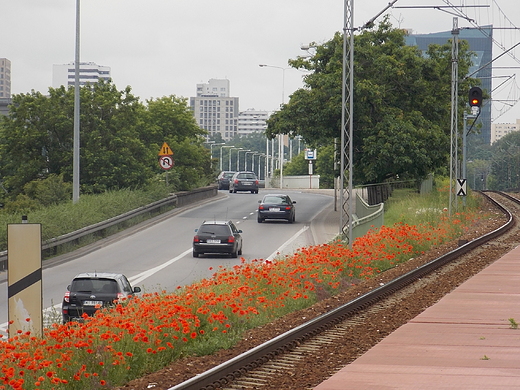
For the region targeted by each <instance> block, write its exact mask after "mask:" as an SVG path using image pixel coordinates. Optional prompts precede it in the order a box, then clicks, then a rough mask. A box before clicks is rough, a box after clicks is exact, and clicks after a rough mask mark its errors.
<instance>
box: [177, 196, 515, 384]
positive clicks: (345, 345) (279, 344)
mask: <svg viewBox="0 0 520 390" xmlns="http://www.w3.org/2000/svg"><path fill="white" fill-rule="evenodd" d="M484 196H486V197H488V198H489V201H490V202H492V203H493V204H494V207H497V208H498V209H500V210H501V212H502V213H503V214H504V215H505V216H506V218H505V219H504V221H503V222H500V224H499V225H500V226H499V227H497V228H495V229H494V230H492V231H491V232H488V233H486V234H484V235H482V236H480V237H477V238H474V239H473V238H472V239H470V240H468V242H464V241H461V242H459V246H458V247H456V248H453V249H452V250H448V251H447V253H444V254H442V255H439V256H438V257H437V258H435V259H434V260H432V261H429V262H427V263H425V264H423V265H421V266H418V267H417V268H415V269H413V270H410V271H408V272H406V273H404V274H402V275H400V276H398V277H396V278H394V279H393V280H390V281H388V282H386V281H385V282H384V283H383V282H382V283H381V285H380V286H378V287H377V288H374V289H373V290H372V291H370V292H367V293H365V294H363V295H361V296H359V297H358V298H355V299H353V300H350V301H349V302H348V303H346V304H344V305H341V306H339V307H337V308H335V309H333V310H331V311H329V312H327V313H325V314H322V315H320V316H318V317H316V318H314V319H312V320H310V321H308V322H305V323H304V324H302V325H300V326H297V327H296V328H294V329H291V330H289V331H287V332H285V333H283V334H281V335H279V336H278V337H275V338H273V339H271V340H269V341H267V342H265V343H263V344H261V345H258V346H255V347H253V348H251V349H250V350H248V351H247V352H244V353H242V354H241V355H239V356H236V357H234V358H232V359H230V360H228V361H226V362H224V363H222V364H219V365H217V366H216V367H214V368H212V369H210V370H208V371H206V372H204V373H202V374H199V375H197V376H195V377H193V378H191V379H189V380H187V381H184V382H182V383H179V384H178V385H175V386H173V387H170V388H169V390H181V389H187V390H195V389H196V390H216V389H222V390H238V389H284V390H290V389H298V390H302V389H312V388H313V387H314V386H316V385H317V384H319V383H320V382H322V381H323V380H324V379H326V378H328V377H330V376H331V375H333V374H334V373H335V372H336V371H337V370H339V369H340V368H342V367H343V366H345V365H346V364H348V363H349V362H351V361H353V360H355V359H356V358H357V357H358V356H360V355H361V354H363V353H364V352H365V351H366V350H368V349H369V348H370V346H371V345H375V344H376V343H377V342H378V341H380V340H381V339H382V338H384V337H385V336H386V335H388V334H389V333H391V332H392V331H393V330H395V329H397V328H398V327H399V326H401V325H403V324H404V323H406V322H407V321H409V320H410V319H411V318H413V317H415V316H416V315H417V314H419V313H420V312H421V311H423V310H424V309H426V308H427V307H429V306H431V305H432V304H433V303H435V302H436V301H437V300H439V299H440V298H442V296H444V295H445V294H447V293H449V292H450V291H451V290H452V289H453V288H455V287H456V286H458V285H459V284H460V283H462V282H463V281H465V280H467V279H468V278H470V277H471V276H473V275H474V274H476V273H478V272H479V271H480V270H481V269H483V268H485V267H486V266H487V265H489V264H490V263H492V262H493V261H495V260H496V259H498V258H499V257H500V256H502V255H503V254H504V253H507V252H508V251H510V250H511V249H513V248H514V247H515V246H517V245H518V244H519V242H520V228H519V225H518V223H517V221H516V217H515V215H520V201H519V200H518V199H516V198H514V197H512V196H510V195H508V194H504V193H498V192H486V193H485V194H484Z"/></svg>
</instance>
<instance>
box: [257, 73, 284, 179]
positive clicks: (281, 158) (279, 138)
mask: <svg viewBox="0 0 520 390" xmlns="http://www.w3.org/2000/svg"><path fill="white" fill-rule="evenodd" d="M258 66H260V67H261V68H275V69H281V70H282V104H280V109H281V108H282V106H283V105H284V104H285V70H286V69H289V68H283V67H281V66H274V65H266V64H260V65H258ZM278 142H279V145H278V151H279V152H278V158H279V160H280V163H279V164H280V188H283V157H284V156H283V155H284V150H283V134H279V135H278ZM273 156H274V150H273Z"/></svg>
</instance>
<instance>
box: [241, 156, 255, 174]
mask: <svg viewBox="0 0 520 390" xmlns="http://www.w3.org/2000/svg"><path fill="white" fill-rule="evenodd" d="M255 153H256V152H246V154H245V155H244V158H245V160H246V161H245V164H244V170H246V171H247V155H248V154H252V155H253V156H254V155H255ZM253 156H251V170H252V171H254V167H253Z"/></svg>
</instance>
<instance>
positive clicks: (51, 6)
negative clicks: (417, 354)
mask: <svg viewBox="0 0 520 390" xmlns="http://www.w3.org/2000/svg"><path fill="white" fill-rule="evenodd" d="M518 1H519V0H415V1H414V0H399V1H397V3H396V4H395V7H404V6H412V5H414V6H421V5H422V6H425V5H444V6H445V5H446V4H447V3H448V4H452V5H457V6H458V5H461V4H462V5H466V6H468V5H491V7H489V8H467V13H468V14H469V16H470V17H471V18H473V19H474V20H475V21H476V23H477V24H478V25H485V24H488V23H494V25H495V27H510V26H511V24H513V25H516V26H520V12H518ZM389 2H390V0H354V26H356V27H358V26H361V25H363V24H364V23H365V22H366V21H368V20H369V19H371V18H372V17H374V16H375V15H377V14H378V13H379V12H380V11H382V10H383V9H384V8H385V7H386V6H387V5H388V4H389ZM80 8H81V50H80V52H81V57H80V58H81V61H82V62H95V63H96V64H98V65H104V66H109V67H111V71H112V79H113V81H114V83H115V84H116V86H117V87H118V89H120V90H121V89H123V88H125V87H126V86H127V85H129V86H131V87H132V91H133V93H134V95H136V96H138V97H140V98H141V99H142V100H143V101H144V100H145V99H150V98H158V97H162V96H168V95H172V94H173V95H177V96H182V97H187V98H189V97H190V96H194V95H195V91H196V84H197V83H206V82H208V80H209V79H212V78H216V79H220V78H226V79H228V80H229V81H230V86H231V96H237V97H239V98H240V109H241V110H246V109H248V108H255V109H257V110H267V111H274V110H276V109H278V107H279V105H280V103H281V100H282V96H283V97H284V100H285V101H286V102H287V101H288V99H289V96H290V94H291V93H292V92H293V91H294V90H296V89H297V88H299V87H301V86H302V73H301V72H299V71H297V70H294V69H286V70H282V69H280V68H287V67H288V65H287V61H288V59H291V58H296V57H297V56H299V55H303V54H305V52H303V51H302V50H301V46H302V45H305V44H308V43H309V42H317V43H323V42H326V41H328V40H329V39H331V38H332V37H333V35H334V33H335V32H336V31H341V30H342V27H343V18H344V1H340V0H261V1H258V0H257V1H251V0H141V1H137V0H81V7H80ZM499 8H500V9H501V10H502V12H503V13H501V12H500V11H499ZM0 9H1V10H2V15H1V22H0V37H1V39H0V42H1V44H0V57H5V58H8V59H9V60H11V63H12V92H13V93H26V92H30V91H31V90H32V89H34V90H36V91H41V92H42V93H46V92H47V91H48V88H49V87H50V86H51V84H52V66H53V64H66V63H70V62H73V61H74V50H75V31H76V28H75V15H76V1H75V0H15V1H14V0H0ZM388 12H389V13H390V15H391V22H392V23H393V24H394V26H396V27H402V28H410V29H413V32H414V33H421V34H424V33H431V32H440V31H449V30H451V28H452V25H453V16H454V15H451V14H449V13H447V12H443V11H440V10H434V9H424V8H414V9H411V8H394V9H392V10H390V11H388ZM504 15H505V16H504ZM379 20H381V18H379ZM459 27H472V25H471V24H470V23H469V22H467V21H465V20H463V19H461V18H459ZM494 34H495V38H496V39H497V41H498V43H499V44H501V45H502V46H503V47H505V48H506V49H508V48H510V47H511V46H512V45H514V44H515V43H517V42H518V40H519V34H518V33H517V32H514V31H513V30H497V31H495V33H494ZM493 50H494V54H493V56H494V57H496V56H498V55H499V54H501V53H502V50H501V49H499V48H498V46H495V47H494V48H493ZM513 53H516V55H517V57H518V58H520V49H517V50H516V51H513ZM259 64H267V65H271V66H274V67H279V68H272V67H259ZM502 64H505V65H508V66H517V67H520V63H519V62H516V61H514V60H513V59H511V58H510V57H509V56H508V55H505V56H503V60H502ZM516 71H517V69H502V70H497V72H496V73H497V75H498V74H501V75H503V76H505V75H514V74H515V73H516ZM284 75H285V77H283V76H284ZM504 80H505V79H504V78H502V79H497V81H495V82H494V85H495V86H496V85H498V84H499V83H502V82H503V81H504ZM283 81H284V82H283ZM519 83H520V82H519ZM495 97H500V98H502V99H517V98H518V97H520V96H519V93H518V87H516V82H511V81H509V82H508V83H507V84H505V85H504V86H502V87H501V88H500V90H499V91H498V92H497V93H496V95H495ZM493 107H494V114H493V117H496V116H497V113H498V111H497V110H499V109H500V107H501V105H496V104H494V106H493ZM516 118H520V105H519V104H517V105H516V106H514V107H513V108H512V109H511V110H509V112H508V113H506V114H505V115H502V116H501V117H500V118H499V119H498V120H497V122H514V121H515V120H516Z"/></svg>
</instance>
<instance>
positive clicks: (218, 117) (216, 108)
mask: <svg viewBox="0 0 520 390" xmlns="http://www.w3.org/2000/svg"><path fill="white" fill-rule="evenodd" d="M229 95H230V91H229V80H227V79H210V80H209V82H208V83H207V84H197V96H196V97H191V98H190V107H191V108H192V110H193V115H194V116H195V120H196V121H197V123H198V125H199V126H200V127H201V128H203V129H205V130H207V131H208V133H209V135H210V136H213V135H215V134H216V133H220V135H221V136H222V139H224V140H226V141H229V140H230V139H232V138H233V137H235V136H236V135H237V134H238V114H239V106H238V104H239V103H238V100H239V99H238V98H237V97H230V96H229Z"/></svg>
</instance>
